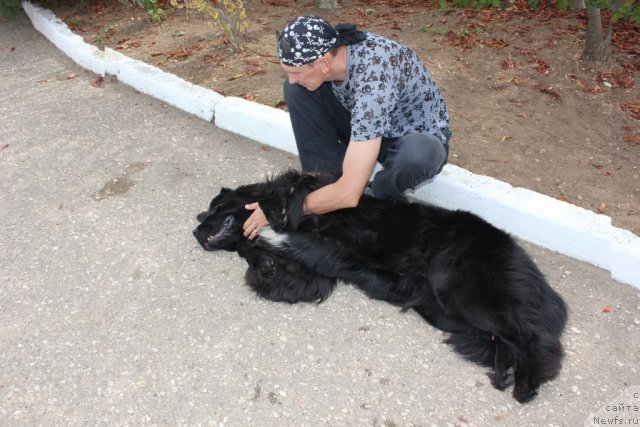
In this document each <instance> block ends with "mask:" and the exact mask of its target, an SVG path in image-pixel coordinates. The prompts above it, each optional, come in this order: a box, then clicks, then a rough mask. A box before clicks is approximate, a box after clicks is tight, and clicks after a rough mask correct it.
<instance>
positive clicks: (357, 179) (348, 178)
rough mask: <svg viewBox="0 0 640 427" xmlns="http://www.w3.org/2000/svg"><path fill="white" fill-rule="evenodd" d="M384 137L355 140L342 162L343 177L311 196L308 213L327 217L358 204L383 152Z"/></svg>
mask: <svg viewBox="0 0 640 427" xmlns="http://www.w3.org/2000/svg"><path fill="white" fill-rule="evenodd" d="M381 141H382V138H381V137H378V138H375V139H370V140H368V141H358V142H354V141H351V142H350V143H349V146H348V147H347V152H346V154H345V156H344V161H343V163H342V176H341V177H340V178H339V179H338V180H337V181H336V182H334V183H333V184H329V185H327V186H325V187H322V188H320V189H318V190H316V191H314V192H312V193H310V194H309V195H308V196H307V199H306V201H305V213H314V214H324V213H327V212H332V211H336V210H338V209H344V208H352V207H355V206H357V205H358V201H359V200H360V196H362V192H363V191H364V187H365V186H366V185H367V182H368V181H369V177H370V176H371V172H372V171H373V167H374V166H375V164H376V159H377V158H378V154H379V152H380V143H381Z"/></svg>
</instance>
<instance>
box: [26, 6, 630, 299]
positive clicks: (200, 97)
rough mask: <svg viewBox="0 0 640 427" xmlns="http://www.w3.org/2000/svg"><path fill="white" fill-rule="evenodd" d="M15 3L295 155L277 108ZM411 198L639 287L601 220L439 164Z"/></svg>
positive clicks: (132, 77) (105, 66)
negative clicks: (105, 43) (92, 39)
mask: <svg viewBox="0 0 640 427" xmlns="http://www.w3.org/2000/svg"><path fill="white" fill-rule="evenodd" d="M22 6H23V8H24V10H25V11H26V12H27V14H28V15H29V17H30V18H31V22H32V23H33V26H34V27H35V28H36V29H37V30H38V31H40V32H41V33H42V34H43V35H44V36H45V37H47V38H48V39H49V40H50V41H51V42H52V43H53V44H54V45H55V46H56V47H58V48H59V49H60V50H62V51H63V52H64V53H65V54H67V55H68V56H69V57H71V58H72V59H73V60H74V61H76V62H77V63H78V64H79V65H81V66H83V67H84V68H87V69H89V70H91V71H93V72H94V73H96V74H99V75H101V76H104V75H106V74H110V75H114V76H116V77H117V78H118V79H119V80H120V81H122V82H123V83H125V84H127V85H129V86H132V87H134V88H135V89H137V90H139V91H141V92H143V93H145V94H148V95H151V96H153V97H156V98H158V99H161V100H162V101H164V102H166V103H167V104H170V105H173V106H175V107H177V108H180V109H182V110H184V111H186V112H188V113H191V114H194V115H196V116H198V117H200V118H202V119H204V120H207V121H211V120H212V119H213V118H214V117H215V124H216V125H217V126H218V127H220V128H222V129H225V130H228V131H230V132H234V133H237V134H239V135H242V136H245V137H247V138H250V139H253V140H255V141H258V142H260V143H263V144H267V145H269V146H272V147H275V148H278V149H281V150H284V151H287V152H289V153H293V154H297V149H296V145H295V139H294V136H293V131H292V129H291V123H290V121H289V115H288V114H287V113H285V112H284V111H282V110H279V109H275V108H270V107H267V106H265V105H262V104H258V103H255V102H250V101H246V100H244V99H240V98H233V97H224V96H222V95H220V94H218V93H216V92H214V91H211V90H208V89H204V88H201V87H199V86H195V85H193V84H191V83H189V82H187V81H185V80H183V79H181V78H179V77H176V76H174V75H172V74H169V73H165V72H163V71H161V70H158V69H157V68H155V67H152V66H150V65H147V64H145V63H143V62H140V61H136V60H133V59H131V58H128V57H126V56H125V55H122V54H120V53H119V52H116V51H113V50H111V49H105V51H104V52H102V51H100V50H99V49H97V48H95V47H93V46H91V45H89V44H87V43H85V42H84V41H83V40H82V38H81V37H80V36H77V35H75V34H73V33H72V32H71V31H69V29H68V28H67V26H66V25H65V24H64V23H63V22H61V21H60V20H59V19H58V18H56V17H55V15H53V13H51V11H49V10H46V9H42V8H40V7H38V6H35V5H32V4H31V3H28V2H26V1H25V2H23V3H22ZM414 197H415V198H416V199H418V200H419V201H422V202H426V203H434V204H438V205H440V206H443V207H445V208H449V209H462V210H466V211H470V212H473V213H476V214H478V215H480V216H482V217H483V218H485V219H486V220H488V221H489V222H491V223H492V224H494V225H495V226H496V227H499V228H501V229H503V230H505V231H507V232H509V233H511V234H513V235H514V236H516V237H518V238H521V239H524V240H527V241H530V242H532V243H535V244H537V245H540V246H543V247H545V248H548V249H551V250H555V251H558V252H560V253H563V254H565V255H569V256H571V257H574V258H576V259H579V260H581V261H586V262H589V263H591V264H594V265H596V266H599V267H602V268H605V269H607V270H609V271H610V272H611V276H612V277H613V278H614V279H616V280H619V281H621V282H625V283H628V284H630V285H633V286H635V287H637V288H640V238H639V237H638V236H636V235H634V234H633V233H631V232H629V231H627V230H623V229H619V228H615V227H613V226H612V225H611V218H609V217H608V216H604V215H597V214H595V213H594V212H591V211H588V210H586V209H582V208H580V207H577V206H574V205H571V204H569V203H565V202H561V201H559V200H556V199H553V198H551V197H548V196H544V195H541V194H538V193H535V192H533V191H530V190H527V189H524V188H515V187H512V186H511V185H509V184H507V183H504V182H501V181H498V180H496V179H493V178H490V177H485V176H480V175H475V174H472V173H471V172H469V171H467V170H465V169H462V168H459V167H457V166H454V165H447V166H445V168H444V170H443V171H442V173H441V174H440V175H438V176H437V177H436V178H435V179H434V180H433V181H432V182H430V183H429V184H428V185H424V186H422V187H421V188H419V189H418V190H416V191H415V193H414Z"/></svg>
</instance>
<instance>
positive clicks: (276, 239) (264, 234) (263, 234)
mask: <svg viewBox="0 0 640 427" xmlns="http://www.w3.org/2000/svg"><path fill="white" fill-rule="evenodd" d="M258 235H259V236H260V238H262V239H264V240H265V241H266V242H267V243H268V244H269V245H271V246H273V247H274V248H281V249H283V248H286V247H287V246H288V238H289V235H288V234H287V233H276V232H275V231H273V228H271V227H270V226H266V227H263V228H262V229H261V230H260V232H259V233H258Z"/></svg>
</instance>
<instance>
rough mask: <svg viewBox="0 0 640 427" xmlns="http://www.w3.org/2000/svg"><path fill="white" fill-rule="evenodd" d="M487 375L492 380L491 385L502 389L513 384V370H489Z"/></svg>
mask: <svg viewBox="0 0 640 427" xmlns="http://www.w3.org/2000/svg"><path fill="white" fill-rule="evenodd" d="M487 376H488V377H489V379H490V380H491V385H492V386H493V387H494V388H496V389H498V390H500V391H504V390H506V389H507V388H508V387H510V386H512V385H513V371H512V370H508V371H494V372H489V373H487Z"/></svg>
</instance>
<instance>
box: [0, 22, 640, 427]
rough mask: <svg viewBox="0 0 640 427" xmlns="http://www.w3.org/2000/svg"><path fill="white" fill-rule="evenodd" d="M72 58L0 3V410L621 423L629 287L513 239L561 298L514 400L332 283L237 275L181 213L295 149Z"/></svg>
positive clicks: (299, 422) (630, 393) (638, 397)
mask: <svg viewBox="0 0 640 427" xmlns="http://www.w3.org/2000/svg"><path fill="white" fill-rule="evenodd" d="M94 79H95V76H94V75H92V74H91V73H88V72H86V71H84V70H82V69H81V68H79V67H78V66H76V65H75V64H74V63H73V62H72V61H71V60H69V59H68V58H66V57H65V56H64V55H63V54H61V53H60V52H58V51H57V49H56V48H55V47H54V46H53V45H51V44H50V43H49V42H48V41H46V40H45V39H44V38H43V37H41V36H40V35H39V34H38V33H37V32H36V31H35V30H33V28H32V27H31V24H30V23H29V22H28V20H26V19H22V18H21V19H18V20H16V21H12V22H8V23H7V22H2V23H0V122H1V125H0V171H1V179H0V197H1V199H0V221H1V228H0V230H1V231H0V425H2V426H35V425H44V426H53V425H61V426H85V425H86V426H88V425H147V424H149V425H171V426H173V425H199V424H201V425H216V426H217V425H224V426H249V425H256V426H428V425H439V426H440V425H442V426H444V425H459V426H472V425H478V426H487V425H498V426H543V425H544V426H551V425H565V426H577V425H583V424H585V422H586V423H591V424H593V423H594V415H590V414H593V413H596V411H599V410H600V412H598V413H597V414H596V416H600V415H602V414H604V415H607V414H609V415H611V418H613V416H614V415H616V416H621V415H623V416H624V415H629V416H631V417H635V420H636V421H635V422H636V424H637V423H638V422H639V421H638V419H639V418H640V412H633V411H631V412H629V411H624V410H623V411H620V410H619V409H620V408H621V406H620V405H623V406H622V407H623V408H624V405H626V404H629V405H631V407H632V406H633V405H636V409H637V407H638V406H640V373H639V372H638V369H639V368H640V290H638V289H635V288H632V287H630V286H627V285H623V284H620V283H617V282H615V281H612V280H611V279H610V277H609V275H608V273H607V272H605V271H603V270H600V269H597V268H595V267H593V266H590V265H587V264H584V263H580V262H577V261H575V260H572V259H570V258H567V257H564V256H561V255H558V254H556V253H552V252H550V251H546V250H542V249H540V248H537V247H533V246H530V245H525V247H526V248H527V250H528V251H529V252H530V253H531V254H532V255H533V256H534V257H535V259H536V260H537V262H538V263H539V265H540V267H541V269H542V270H543V271H544V273H545V274H546V275H547V277H548V279H549V281H550V282H551V284H552V285H553V286H554V287H555V288H556V289H558V291H559V292H560V293H561V294H562V295H563V296H564V298H565V299H566V301H567V303H568V304H569V306H570V309H571V315H570V322H569V327H568V329H567V331H566V333H565V335H564V337H563V342H564V344H565V347H566V350H567V356H566V359H565V364H564V368H563V371H562V373H561V375H560V377H559V378H558V379H557V380H555V381H553V382H551V383H548V384H546V385H544V386H543V387H542V388H541V391H540V396H538V398H537V399H536V400H535V401H533V402H532V403H530V404H528V405H520V404H518V403H517V402H516V401H515V400H513V399H512V398H511V397H510V395H509V393H502V392H499V391H496V390H494V389H493V388H492V387H491V385H490V383H489V380H488V378H487V377H486V375H485V373H486V370H485V369H484V368H481V367H477V366H475V365H471V364H470V363H468V362H465V361H463V360H461V359H460V358H459V357H457V356H456V355H455V354H454V353H453V352H452V351H451V349H449V348H448V347H447V346H446V345H445V344H443V343H442V338H443V336H442V334H441V333H439V332H438V331H436V330H434V329H433V328H431V327H429V326H428V325H427V324H425V323H424V322H422V321H421V320H420V319H419V318H418V316H417V315H415V313H411V312H409V313H405V314H402V313H400V312H399V311H398V310H397V309H396V308H394V307H391V306H389V305H385V304H384V303H381V302H376V301H371V300H368V299H366V298H365V297H364V296H363V295H362V294H360V293H359V292H358V291H356V290H355V289H353V288H351V287H350V286H348V285H342V286H340V287H339V288H338V290H337V292H336V293H335V294H334V295H333V296H332V297H331V298H330V299H329V300H328V301H326V302H325V303H323V304H321V305H308V304H301V305H293V306H291V305H285V304H275V303H270V302H266V301H263V300H260V299H258V298H257V297H256V296H254V295H253V294H252V293H251V292H250V291H249V290H248V289H247V287H245V286H244V285H243V275H244V269H245V267H244V264H243V262H242V261H241V260H240V259H239V258H238V257H237V255H235V254H232V253H215V254H213V253H205V252H204V251H202V250H201V249H200V248H199V246H198V245H197V243H196V241H195V240H194V239H193V237H192V235H191V230H192V229H193V228H194V226H195V215H196V214H197V213H198V212H199V211H201V210H203V209H204V208H205V207H206V206H207V204H208V202H209V200H210V198H211V197H212V196H213V195H215V194H216V193H217V191H218V189H219V188H220V187H221V186H229V187H234V186H236V185H239V184H241V183H248V182H253V181H257V180H261V179H263V178H264V177H265V176H267V175H268V174H270V173H273V172H278V171H280V170H282V169H284V168H286V167H288V166H292V165H293V166H296V165H297V159H295V158H293V157H292V156H290V155H288V154H286V153H282V152H278V151H276V150H273V149H269V148H266V147H261V146H260V145H258V144H256V143H254V142H252V141H249V140H246V139H243V138H240V137H237V136H235V135H232V134H230V133H226V132H223V131H221V130H219V129H216V128H215V127H214V126H213V125H212V124H210V123H207V122H204V121H202V120H200V119H197V118H194V117H190V116H189V115H186V114H184V113H182V112H180V111H177V110H175V109H173V108H171V107H167V106H165V105H163V104H162V103H161V102H158V101H157V100H154V99H152V98H149V97H147V96H145V95H142V94H139V93H136V92H135V91H134V90H132V89H130V88H128V87H126V86H124V85H122V84H120V83H118V82H116V81H113V80H111V79H107V80H106V81H105V82H104V83H102V85H101V87H98V88H96V87H94V86H92V82H93V81H94ZM610 402H615V405H617V406H616V407H617V410H616V411H613V410H612V409H611V408H612V407H611V406H610ZM598 419H600V418H598ZM589 425H590V424H589ZM594 425H599V424H594Z"/></svg>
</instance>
